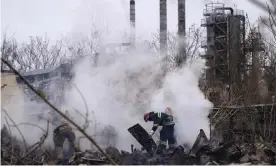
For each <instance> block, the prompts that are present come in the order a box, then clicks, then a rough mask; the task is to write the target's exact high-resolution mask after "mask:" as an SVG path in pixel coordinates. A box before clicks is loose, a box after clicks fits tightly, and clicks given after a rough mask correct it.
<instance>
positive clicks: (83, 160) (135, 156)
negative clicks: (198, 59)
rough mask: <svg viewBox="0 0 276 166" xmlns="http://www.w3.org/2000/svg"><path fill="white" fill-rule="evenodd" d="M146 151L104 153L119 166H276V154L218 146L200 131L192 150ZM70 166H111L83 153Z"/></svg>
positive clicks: (246, 146) (231, 144) (241, 146)
mask: <svg viewBox="0 0 276 166" xmlns="http://www.w3.org/2000/svg"><path fill="white" fill-rule="evenodd" d="M145 149H147V148H142V149H141V150H139V149H136V148H133V145H132V146H131V152H127V151H123V150H122V151H121V152H120V151H119V150H118V149H116V148H114V147H109V148H107V149H105V151H106V153H107V154H108V155H109V156H110V157H111V158H112V159H113V160H114V161H115V162H116V163H117V164H119V165H149V164H150V165H157V164H158V165H159V164H165V165H191V164H197V165H208V164H212V165H221V164H223V165H224V164H244V163H246V164H276V153H275V152H273V151H272V150H270V149H266V148H261V149H260V148H259V149H258V148H256V146H255V145H254V144H240V143H239V142H235V141H229V142H218V141H216V140H214V139H213V140H208V139H207V138H206V135H205V133H204V131H203V130H200V133H199V135H198V137H197V139H196V140H195V143H194V145H193V147H192V148H188V147H187V146H184V145H183V146H182V145H180V146H178V147H176V148H175V149H174V150H173V151H169V150H168V151H165V152H163V153H161V154H157V153H156V151H157V149H155V150H153V152H151V151H149V149H147V150H145ZM69 164H110V162H109V161H108V160H107V159H106V158H105V157H104V156H103V155H101V154H99V153H98V152H91V151H85V152H80V153H79V154H75V155H74V156H73V157H72V158H71V159H70V160H69Z"/></svg>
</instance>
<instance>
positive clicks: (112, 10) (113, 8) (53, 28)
mask: <svg viewBox="0 0 276 166" xmlns="http://www.w3.org/2000/svg"><path fill="white" fill-rule="evenodd" d="M208 2H210V1H208V0H186V20H187V27H189V26H190V25H192V24H194V23H195V24H197V25H200V21H201V19H202V18H203V15H202V13H203V9H204V7H205V6H204V5H205V4H206V3H208ZM219 2H224V1H223V0H221V1H219ZM225 2H226V4H227V5H230V6H231V7H234V5H235V6H236V7H234V8H238V9H242V10H245V12H246V13H248V16H249V19H250V20H251V21H254V20H256V19H257V18H258V17H259V16H260V15H264V12H263V11H262V10H260V9H258V8H257V7H255V6H254V5H252V4H250V3H249V2H248V0H225ZM225 2H224V3H225ZM167 8H168V30H169V31H171V32H176V30H177V0H167ZM95 27H96V28H97V29H101V30H105V31H106V32H109V34H110V35H114V34H115V35H116V34H120V35H122V34H124V33H125V32H127V31H128V30H129V0H1V32H2V33H1V34H2V35H3V33H6V34H7V35H8V36H14V37H15V38H17V39H18V40H20V41H24V40H27V39H28V37H29V36H45V35H46V36H47V37H49V38H50V39H51V40H58V39H60V38H61V37H62V36H63V37H64V36H65V37H75V36H79V35H88V34H89V32H91V31H92V29H93V28H94V29H95ZM158 30H159V0H136V35H137V38H138V39H139V38H141V39H149V38H151V37H152V34H153V33H156V32H158ZM115 37H116V36H115ZM113 38H114V36H113Z"/></svg>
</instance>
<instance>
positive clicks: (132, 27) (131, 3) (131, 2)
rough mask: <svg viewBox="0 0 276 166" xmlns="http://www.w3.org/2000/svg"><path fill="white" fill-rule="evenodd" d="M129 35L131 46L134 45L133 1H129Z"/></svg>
mask: <svg viewBox="0 0 276 166" xmlns="http://www.w3.org/2000/svg"><path fill="white" fill-rule="evenodd" d="M129 5H130V7H129V9H130V12H129V13H130V17H129V18H130V33H131V41H130V42H131V45H133V46H134V45H135V0H130V3H129Z"/></svg>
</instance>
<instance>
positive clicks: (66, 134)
mask: <svg viewBox="0 0 276 166" xmlns="http://www.w3.org/2000/svg"><path fill="white" fill-rule="evenodd" d="M66 138H67V139H68V141H69V143H70V146H71V148H73V149H74V151H80V149H79V147H78V145H77V143H76V136H75V133H74V132H73V130H72V127H71V126H70V125H69V123H68V122H67V121H66V120H65V119H63V118H62V119H61V124H60V125H59V126H58V127H57V128H56V129H55V130H54V144H55V149H56V155H57V160H56V164H66V163H64V161H65V160H64V159H63V143H64V141H65V139H66Z"/></svg>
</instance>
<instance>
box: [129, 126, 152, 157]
mask: <svg viewBox="0 0 276 166" xmlns="http://www.w3.org/2000/svg"><path fill="white" fill-rule="evenodd" d="M128 131H129V132H130V134H131V135H132V136H133V137H134V138H135V139H136V140H137V141H138V142H139V143H140V144H141V145H142V146H143V147H144V148H145V150H146V151H147V152H148V153H152V152H153V151H154V149H156V147H157V145H156V143H155V142H154V140H153V139H152V138H151V137H150V136H149V134H148V133H147V131H146V130H145V129H144V128H143V127H142V126H141V125H140V124H139V123H137V124H136V125H134V126H132V127H130V128H129V129H128Z"/></svg>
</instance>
